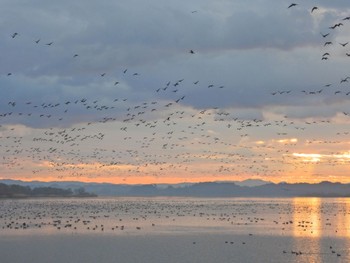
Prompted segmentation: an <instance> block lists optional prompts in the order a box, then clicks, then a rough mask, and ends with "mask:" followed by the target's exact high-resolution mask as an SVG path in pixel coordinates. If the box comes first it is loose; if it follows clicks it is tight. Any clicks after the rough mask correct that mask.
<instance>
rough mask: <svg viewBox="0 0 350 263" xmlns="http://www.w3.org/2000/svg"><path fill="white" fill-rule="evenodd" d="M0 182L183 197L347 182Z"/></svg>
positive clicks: (331, 188)
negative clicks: (131, 183) (142, 183)
mask: <svg viewBox="0 0 350 263" xmlns="http://www.w3.org/2000/svg"><path fill="white" fill-rule="evenodd" d="M0 183H4V184H17V185H21V186H28V187H30V188H32V189H33V188H36V187H54V188H61V189H71V190H72V191H75V190H77V189H80V188H84V189H85V190H86V191H87V192H89V193H93V194H96V195H98V196H186V197H299V196H300V197H301V196H305V197H306V196H314V197H348V196H350V184H341V183H331V182H321V183H318V184H308V183H297V184H288V183H279V184H274V183H271V182H267V181H263V180H246V181H242V182H203V183H183V184H145V185H127V184H110V183H83V182H39V181H33V182H23V181H17V180H0Z"/></svg>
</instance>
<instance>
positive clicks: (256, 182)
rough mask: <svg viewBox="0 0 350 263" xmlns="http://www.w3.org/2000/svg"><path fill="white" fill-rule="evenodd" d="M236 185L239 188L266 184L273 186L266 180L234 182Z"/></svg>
mask: <svg viewBox="0 0 350 263" xmlns="http://www.w3.org/2000/svg"><path fill="white" fill-rule="evenodd" d="M234 183H235V184H236V185H239V186H248V187H255V186H261V185H265V184H271V182H269V181H264V180H260V179H247V180H244V181H238V182H234Z"/></svg>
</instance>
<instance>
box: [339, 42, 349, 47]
mask: <svg viewBox="0 0 350 263" xmlns="http://www.w3.org/2000/svg"><path fill="white" fill-rule="evenodd" d="M347 44H349V42H346V43H339V45H342V46H343V47H345V46H346V45H347Z"/></svg>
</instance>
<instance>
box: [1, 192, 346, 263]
mask: <svg viewBox="0 0 350 263" xmlns="http://www.w3.org/2000/svg"><path fill="white" fill-rule="evenodd" d="M0 202H1V206H0V207H1V208H0V209H1V213H0V253H1V255H4V256H3V258H4V260H5V261H3V260H2V261H1V262H23V260H25V259H28V257H30V258H32V260H34V261H35V262H39V263H40V262H46V261H45V258H46V259H49V258H50V257H51V260H50V262H97V261H98V262H349V261H350V249H349V248H350V242H349V241H350V238H349V237H350V199H348V198H225V199H206V198H168V197H158V198H139V197H138V198H129V197H128V198H91V199H17V200H10V199H7V200H1V201H0ZM67 244H70V245H68V246H67ZM96 244H100V245H101V244H104V245H103V246H98V245H96ZM111 246H112V247H111ZM18 248H21V249H18ZM14 249H16V251H17V252H14ZM11 251H12V252H11ZM18 251H21V252H18ZM33 251H34V252H35V251H37V252H35V253H34V252H33ZM77 251H80V252H77ZM45 255H46V256H45ZM52 255H55V256H54V258H55V260H56V261H52ZM68 256H69V258H65V257H68ZM67 260H68V261H67ZM96 260H97V261H96ZM115 260H117V261H115ZM217 260H219V261H217ZM261 260H263V261H261ZM34 261H31V262H34Z"/></svg>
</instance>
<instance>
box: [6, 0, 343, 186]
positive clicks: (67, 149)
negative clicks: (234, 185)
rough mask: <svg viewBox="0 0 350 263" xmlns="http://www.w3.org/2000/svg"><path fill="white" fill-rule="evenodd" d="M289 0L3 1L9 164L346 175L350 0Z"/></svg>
mask: <svg viewBox="0 0 350 263" xmlns="http://www.w3.org/2000/svg"><path fill="white" fill-rule="evenodd" d="M295 3H296V4H297V5H294V6H292V7H289V6H290V5H291V4H292V2H291V1H284V0H283V1H270V0H249V1H246V0H219V1H209V0H200V1H199V0H188V1H161V0H149V1H139V0H121V1H107V0H102V1H92V0H84V1H82V0H78V1H73V2H72V1H67V0H62V1H56V2H52V1H51V2H48V1H43V0H35V1H24V0H21V1H20V0H3V1H2V2H1V10H0V39H1V41H0V50H1V52H0V152H1V155H0V157H1V159H0V178H3V179H20V180H26V181H31V180H40V181H85V182H111V183H127V184H138V183H180V182H203V181H241V180H245V179H262V180H267V181H272V182H276V183H277V182H291V183H295V182H309V183H316V182H321V181H332V182H343V183H349V182H350V136H349V132H350V131H349V130H350V129H349V128H350V108H349V106H350V85H349V84H350V72H349V71H348V70H349V65H350V44H349V45H348V44H347V43H348V41H350V37H349V36H350V18H348V17H349V16H350V7H349V5H348V2H347V1H345V0H339V1H322V0H319V1H316V0H314V1H300V2H295ZM288 7H289V8H288ZM314 7H317V8H314Z"/></svg>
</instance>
